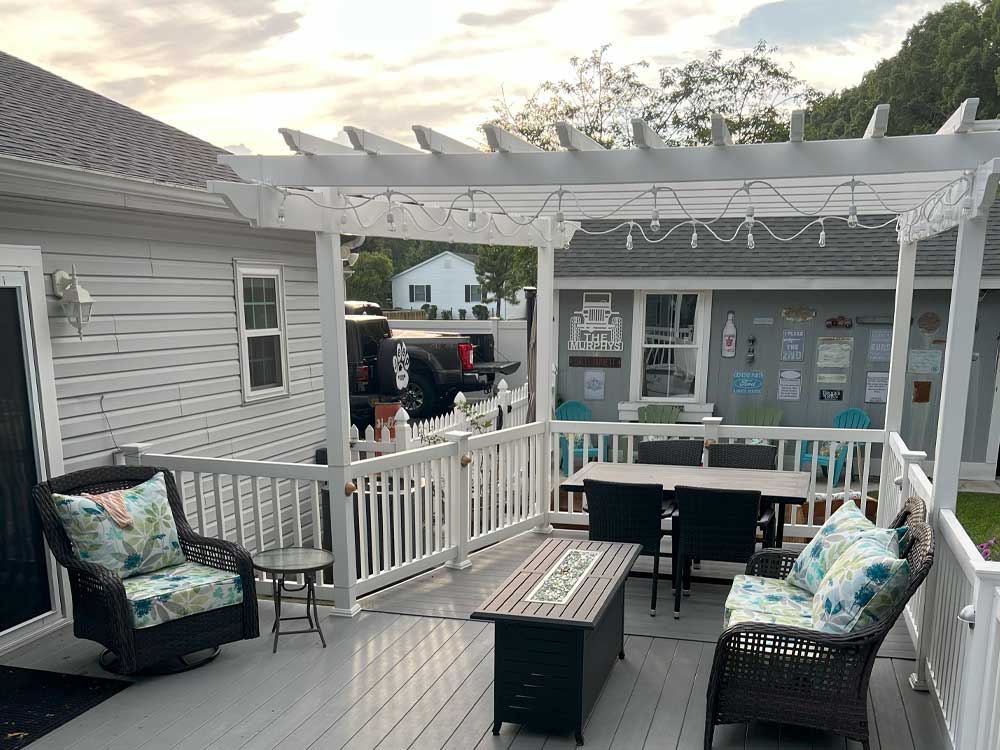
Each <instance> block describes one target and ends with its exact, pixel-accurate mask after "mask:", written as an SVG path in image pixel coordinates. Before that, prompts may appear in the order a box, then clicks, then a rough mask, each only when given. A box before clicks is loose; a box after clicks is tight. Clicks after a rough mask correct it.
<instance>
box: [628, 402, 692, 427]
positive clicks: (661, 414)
mask: <svg viewBox="0 0 1000 750" xmlns="http://www.w3.org/2000/svg"><path fill="white" fill-rule="evenodd" d="M683 410H684V408H683V407H681V406H678V405H677V404H646V405H645V406H640V407H639V421H640V422H643V423H645V424H675V423H676V422H677V420H678V418H680V416H681V412H682V411H683Z"/></svg>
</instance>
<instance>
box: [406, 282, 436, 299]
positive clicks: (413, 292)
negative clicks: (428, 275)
mask: <svg viewBox="0 0 1000 750" xmlns="http://www.w3.org/2000/svg"><path fill="white" fill-rule="evenodd" d="M430 301H431V285H430V284H410V302H430Z"/></svg>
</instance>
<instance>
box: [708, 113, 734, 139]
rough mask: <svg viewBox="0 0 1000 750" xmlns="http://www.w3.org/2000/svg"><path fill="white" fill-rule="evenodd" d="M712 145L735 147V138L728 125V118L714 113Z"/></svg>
mask: <svg viewBox="0 0 1000 750" xmlns="http://www.w3.org/2000/svg"><path fill="white" fill-rule="evenodd" d="M712 145H713V146H732V145H733V136H732V135H731V134H730V132H729V126H728V125H726V118H725V117H723V116H722V115H720V114H719V113H718V112H713V113H712Z"/></svg>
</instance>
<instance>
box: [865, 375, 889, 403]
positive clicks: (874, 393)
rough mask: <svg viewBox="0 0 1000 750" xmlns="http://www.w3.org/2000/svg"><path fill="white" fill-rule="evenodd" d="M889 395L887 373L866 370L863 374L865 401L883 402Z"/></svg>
mask: <svg viewBox="0 0 1000 750" xmlns="http://www.w3.org/2000/svg"><path fill="white" fill-rule="evenodd" d="M888 397H889V373H887V372H868V373H866V374H865V403H866V404H884V403H885V402H886V400H887V399H888Z"/></svg>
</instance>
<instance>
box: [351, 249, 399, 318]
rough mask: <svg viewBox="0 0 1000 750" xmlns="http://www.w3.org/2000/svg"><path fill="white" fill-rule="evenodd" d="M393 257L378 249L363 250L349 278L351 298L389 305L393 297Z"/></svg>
mask: <svg viewBox="0 0 1000 750" xmlns="http://www.w3.org/2000/svg"><path fill="white" fill-rule="evenodd" d="M392 269H393V265H392V259H391V258H390V257H389V256H388V255H386V254H385V253H384V252H381V251H378V250H362V251H361V253H360V254H359V256H358V262H357V263H355V264H354V268H353V269H351V270H352V271H353V273H352V274H351V276H350V277H349V278H348V279H347V297H348V298H349V299H357V300H365V301H368V302H377V303H378V304H379V305H383V306H389V304H390V301H391V299H392V283H391V282H390V279H391V278H392V273H393V271H392Z"/></svg>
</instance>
